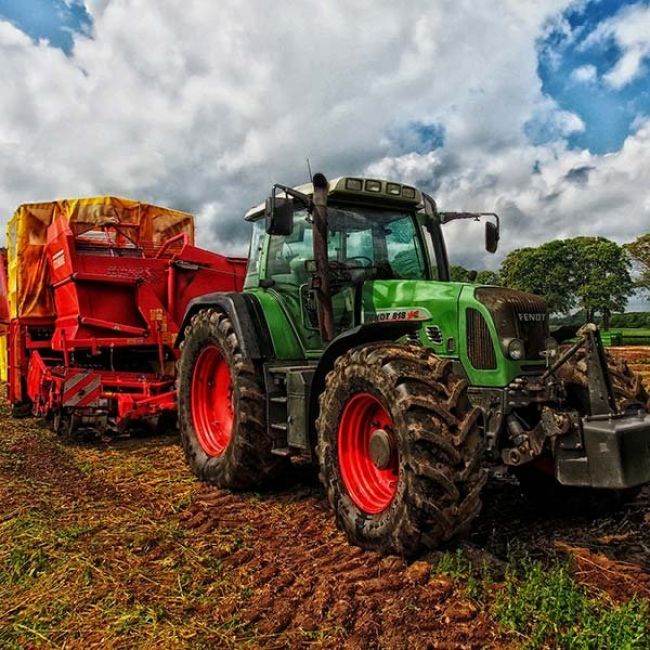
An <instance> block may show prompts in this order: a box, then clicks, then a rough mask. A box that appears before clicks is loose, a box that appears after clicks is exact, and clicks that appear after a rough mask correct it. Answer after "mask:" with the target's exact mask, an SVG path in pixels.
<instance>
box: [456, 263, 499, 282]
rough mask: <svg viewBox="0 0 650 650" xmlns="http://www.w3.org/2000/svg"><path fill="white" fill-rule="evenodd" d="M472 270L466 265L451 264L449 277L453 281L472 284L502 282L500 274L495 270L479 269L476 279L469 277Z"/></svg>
mask: <svg viewBox="0 0 650 650" xmlns="http://www.w3.org/2000/svg"><path fill="white" fill-rule="evenodd" d="M470 273H471V271H470V270H469V269H466V268H465V267H464V266H460V265H458V264H451V265H450V266H449V277H450V279H451V281H452V282H471V283H472V284H500V280H499V274H498V273H496V272H495V271H488V270H487V269H484V270H483V271H478V272H477V273H476V278H475V279H474V280H470V279H469V274H470Z"/></svg>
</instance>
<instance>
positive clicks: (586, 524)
mask: <svg viewBox="0 0 650 650" xmlns="http://www.w3.org/2000/svg"><path fill="white" fill-rule="evenodd" d="M177 442H178V441H177V440H176V438H175V437H164V438H132V439H126V440H122V441H113V442H106V443H94V444H77V445H63V444H62V443H61V442H60V441H59V440H58V439H57V438H56V437H55V436H54V435H53V434H52V433H50V432H49V430H48V429H47V428H46V427H45V426H44V424H42V423H41V422H39V421H37V420H32V419H27V420H12V419H10V418H9V417H8V415H7V409H6V408H5V407H3V408H2V412H1V420H0V647H2V648H4V647H25V648H36V647H43V648H49V647H56V648H88V647H119V648H133V647H145V648H154V647H155V648H170V647H216V648H222V647H223V648H231V647H250V648H258V647H263V648H285V647H290V648H303V647H305V648H307V647H308V648H339V647H340V648H484V647H497V648H502V647H504V648H515V647H520V646H522V645H523V644H526V643H529V647H530V645H531V644H532V646H533V647H539V646H540V644H539V643H538V642H537V641H536V640H535V638H536V637H534V635H533V633H532V632H530V631H526V630H525V629H523V628H520V629H518V630H517V629H515V628H514V627H513V626H512V625H510V627H509V625H508V620H509V619H508V618H507V616H506V613H507V612H506V610H504V608H503V607H504V603H505V604H506V605H508V602H509V601H508V600H507V599H508V598H509V597H510V596H508V595H507V594H508V589H507V588H506V585H507V584H508V579H509V578H508V575H509V572H510V568H511V567H512V563H513V557H514V555H519V556H522V555H523V556H525V557H526V558H528V560H527V561H528V562H529V563H530V566H531V567H532V566H533V564H532V563H535V562H536V561H539V562H541V563H542V564H543V565H544V566H546V565H547V564H549V563H553V562H555V561H556V558H559V560H560V561H562V562H563V561H564V559H566V558H573V559H572V560H571V562H570V564H567V566H570V567H571V568H570V578H569V579H570V581H571V583H570V584H571V585H574V586H575V588H577V589H579V590H581V589H582V587H581V586H580V585H583V586H584V587H585V591H584V593H585V594H586V595H587V597H588V598H589V599H593V601H594V602H597V603H599V605H598V606H599V607H604V608H605V610H606V611H615V608H616V607H617V606H624V607H627V604H628V603H629V601H630V599H633V601H632V602H633V603H638V602H642V601H643V600H644V599H646V598H647V597H648V596H650V515H649V514H648V512H649V505H650V491H648V490H647V489H646V490H645V491H644V492H643V493H642V494H641V495H640V496H639V497H638V498H637V499H636V500H634V501H633V502H631V503H629V504H628V505H627V506H626V507H625V508H624V510H623V511H622V512H621V513H619V514H617V515H615V516H612V517H608V518H600V519H590V518H587V517H584V518H579V517H578V518H575V517H574V518H572V519H567V518H549V517H548V516H542V515H540V514H539V513H537V512H535V511H534V510H533V509H532V508H531V507H530V506H529V505H528V504H527V503H526V502H525V501H524V500H523V498H522V497H521V496H520V495H519V491H518V487H517V484H516V482H514V481H513V480H510V479H503V478H501V479H500V478H498V477H495V478H494V479H493V480H492V481H491V482H490V483H489V485H488V488H487V492H486V495H485V507H484V510H483V513H482V515H481V517H480V519H479V521H478V522H477V524H476V526H475V528H474V531H473V533H472V534H471V535H470V536H469V537H468V538H466V539H465V540H463V541H462V542H461V543H460V545H457V546H453V547H450V548H449V549H443V550H441V551H438V552H435V553H429V554H428V555H426V556H424V557H422V558H420V559H419V560H417V561H416V562H414V563H411V564H406V563H404V562H403V561H402V560H400V559H398V558H381V557H378V556H376V555H374V554H371V553H366V552H362V551H361V550H359V549H357V548H353V547H351V546H349V545H348V544H347V542H346V540H345V538H344V537H343V536H342V535H341V534H340V533H339V532H338V531H337V530H336V528H335V526H334V523H333V517H332V516H331V513H330V512H329V511H328V507H327V504H326V502H325V500H324V494H323V492H322V491H321V489H320V487H319V485H318V483H317V481H316V479H315V476H314V474H313V472H312V471H311V470H310V468H308V467H298V468H296V472H295V475H294V476H292V477H290V478H287V479H286V481H285V482H284V484H282V485H276V486H274V487H273V489H272V490H271V491H269V492H266V493H247V494H230V493H228V492H225V491H220V490H217V489H213V488H209V487H206V486H203V485H200V484H199V483H197V482H196V481H195V480H194V478H193V477H192V476H191V475H190V473H189V471H188V470H187V468H186V466H185V463H184V460H183V458H182V453H181V449H180V447H179V446H178V444H177ZM531 570H532V569H531ZM526 579H527V577H526V576H525V575H524V576H522V577H521V578H518V580H521V581H522V584H525V581H526ZM572 588H573V587H572ZM563 593H564V592H563ZM522 597H523V596H522ZM499 602H500V603H501V605H498V603H499ZM497 605H498V606H497ZM634 606H635V607H636V605H634ZM507 611H510V610H507ZM616 611H618V610H616ZM625 611H627V610H625ZM634 611H635V612H637V610H634ZM504 612H506V613H504ZM639 612H640V614H639ZM624 613H625V612H624ZM645 613H647V610H643V609H640V610H638V612H637V613H636V614H634V616H636V617H637V618H638V617H639V616H640V617H641V620H643V617H644V616H645ZM617 616H618V615H617ZM578 618H579V617H577V616H576V620H577V619H578ZM632 618H633V617H632ZM612 620H613V621H614V619H612ZM626 620H627V619H626ZM634 620H636V619H634ZM618 623H619V619H618V618H617V619H616V620H615V621H614V622H613V623H612V625H614V624H616V625H618ZM576 624H582V623H581V621H578V622H577V623H576ZM636 625H637V627H636V628H635V629H636V630H637V637H638V638H637V641H635V645H630V646H628V647H639V648H641V647H648V646H647V645H645V644H646V643H648V637H647V629H646V630H645V631H644V628H643V622H641V624H640V625H641V628H639V623H638V621H637V623H636ZM515 627H516V626H515ZM566 627H567V625H564V628H566ZM569 627H570V625H569ZM619 627H620V626H619ZM564 628H563V629H564ZM600 629H601V628H598V630H600ZM603 629H605V628H603ZM607 629H609V628H607ZM639 629H640V630H641V631H640V632H639V631H638V630H639ZM522 630H523V631H522ZM590 633H591V632H590ZM554 634H555V632H552V631H551V632H544V635H545V636H542V637H541V638H543V639H544V642H543V643H542V644H541V645H544V644H546V645H547V647H553V646H554V645H555V644H556V641H555V640H554V639H556V637H555V636H553V635H554ZM594 634H600V635H601V636H600V637H597V636H596V637H594V638H596V639H597V638H601V640H602V639H603V638H605V637H607V634H609V632H607V633H603V632H602V631H600V632H598V631H597V632H594ZM644 635H646V636H644ZM593 643H594V644H593V645H591V646H589V645H585V646H580V647H607V645H606V644H605V645H602V644H600V643H599V642H598V641H594V642H593ZM576 647H577V646H576Z"/></svg>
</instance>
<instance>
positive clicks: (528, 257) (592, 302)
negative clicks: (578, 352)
mask: <svg viewBox="0 0 650 650" xmlns="http://www.w3.org/2000/svg"><path fill="white" fill-rule="evenodd" d="M629 271H630V262H629V260H628V259H627V257H626V255H625V253H624V251H623V248H622V247H621V246H619V245H618V244H616V243H615V242H612V241H609V240H608V239H605V238H603V237H575V238H574V239H556V240H554V241H550V242H546V243H545V244H542V245H541V246H538V247H536V248H519V249H517V250H514V251H512V252H511V253H509V254H508V255H507V257H506V258H505V260H504V261H503V264H502V266H501V271H500V278H501V281H502V283H503V284H504V285H505V286H507V287H512V288H513V289H520V290H522V291H529V292H531V293H535V294H537V295H540V296H543V297H544V298H545V299H546V303H547V305H548V308H549V311H551V312H552V313H566V312H568V311H570V310H571V309H573V308H574V307H576V306H578V307H580V308H581V309H583V310H584V311H585V314H586V320H593V319H594V317H595V315H596V313H600V314H602V315H603V321H604V325H605V327H607V326H608V324H609V323H608V319H609V317H610V314H611V312H613V311H621V310H623V309H624V308H625V305H626V303H627V299H628V297H629V296H630V295H631V293H632V292H633V290H634V287H633V284H632V279H631V277H630V272H629Z"/></svg>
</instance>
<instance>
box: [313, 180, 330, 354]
mask: <svg viewBox="0 0 650 650" xmlns="http://www.w3.org/2000/svg"><path fill="white" fill-rule="evenodd" d="M312 182H313V185H314V199H313V200H314V209H313V212H312V215H313V219H314V238H313V239H314V262H315V263H316V277H315V278H314V279H315V282H313V283H312V288H313V289H315V290H316V298H317V301H318V327H319V329H320V335H321V339H322V340H323V343H327V342H329V341H331V340H332V339H333V338H334V316H333V311H332V293H331V291H330V279H329V259H328V256H327V191H328V190H329V183H328V182H327V179H326V178H325V176H324V175H323V174H320V173H318V174H314V178H313V181H312Z"/></svg>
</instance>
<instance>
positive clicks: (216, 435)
mask: <svg viewBox="0 0 650 650" xmlns="http://www.w3.org/2000/svg"><path fill="white" fill-rule="evenodd" d="M178 382H179V384H178V419H179V425H180V432H181V440H182V443H183V448H184V450H185V457H186V459H187V462H188V464H189V465H190V467H191V468H192V470H193V471H194V473H195V474H196V475H197V476H198V477H199V478H200V479H201V480H202V481H206V482H207V483H212V484H214V485H217V486H219V487H227V488H237V489H244V488H251V487H255V486H257V485H259V484H260V483H262V482H263V481H264V480H266V479H269V478H272V477H274V476H276V475H277V474H278V473H279V472H280V471H281V470H282V469H283V468H284V467H285V463H286V460H285V459H283V458H281V457H278V456H275V455H273V454H272V453H271V449H272V447H273V441H272V439H271V437H270V436H269V435H268V432H267V429H266V395H265V390H264V379H263V377H262V372H261V369H260V368H258V367H257V366H256V365H255V364H254V363H253V362H252V361H250V360H249V359H246V358H245V357H244V356H243V354H242V352H241V347H240V344H239V340H238V339H237V334H236V332H235V329H234V328H233V326H232V323H231V321H230V319H229V318H228V317H226V316H225V315H224V314H222V313H221V312H219V311H217V310H215V309H204V310H202V311H200V312H199V313H198V314H196V315H195V316H194V317H193V318H192V321H191V324H190V325H189V326H188V327H187V328H186V331H185V339H184V341H183V347H182V352H181V358H180V362H179V368H178Z"/></svg>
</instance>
